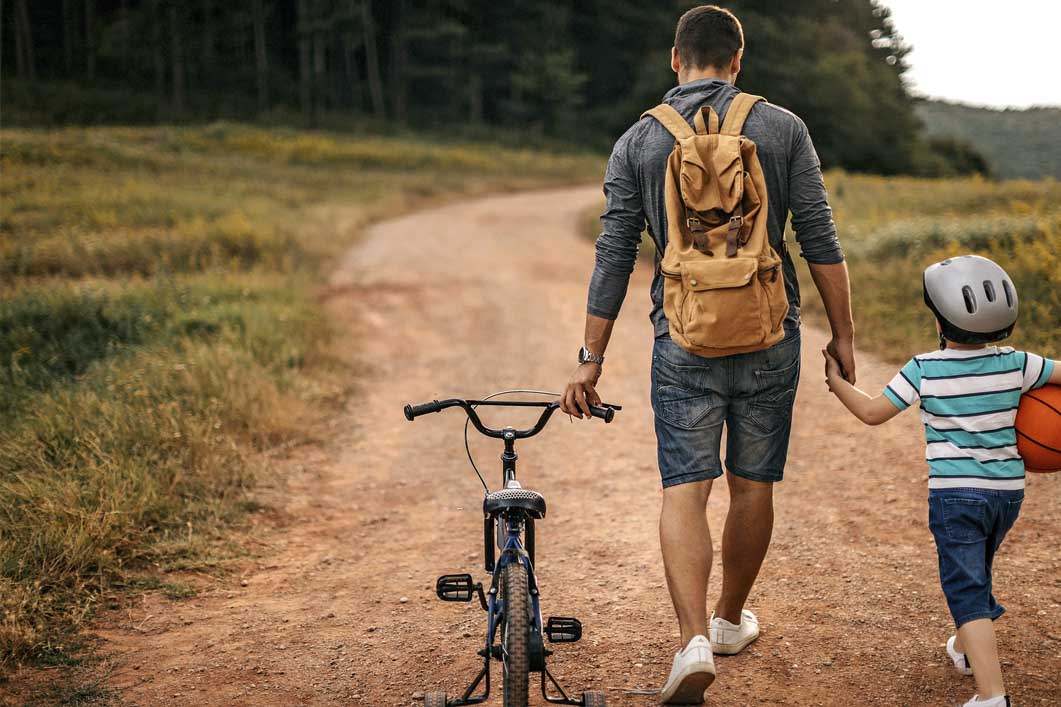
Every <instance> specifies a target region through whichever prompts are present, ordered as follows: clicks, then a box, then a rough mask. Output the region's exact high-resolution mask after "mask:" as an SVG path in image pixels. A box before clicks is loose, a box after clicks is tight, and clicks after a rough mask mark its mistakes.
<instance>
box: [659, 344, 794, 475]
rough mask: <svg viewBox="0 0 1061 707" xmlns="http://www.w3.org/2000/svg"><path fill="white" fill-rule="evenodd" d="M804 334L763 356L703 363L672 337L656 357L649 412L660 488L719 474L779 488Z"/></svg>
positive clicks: (754, 353) (760, 354) (751, 354)
mask: <svg viewBox="0 0 1061 707" xmlns="http://www.w3.org/2000/svg"><path fill="white" fill-rule="evenodd" d="M799 343H800V338H799V333H798V332H797V333H795V334H790V335H789V337H788V338H786V339H784V340H782V341H781V342H780V343H777V344H775V345H774V346H771V347H770V348H768V349H764V350H763V351H755V352H752V353H745V354H735V355H733V356H724V357H722V358H702V357H700V356H697V355H695V354H691V353H689V352H688V351H686V350H685V349H683V348H681V347H680V346H678V345H677V344H675V343H674V342H673V341H671V338H670V337H669V336H666V335H664V336H661V337H659V338H657V339H656V345H655V348H654V349H653V350H652V409H653V411H654V412H655V413H656V449H657V454H658V456H659V472H660V476H662V477H663V488H667V487H669V486H676V485H678V484H687V483H690V482H693V481H703V480H705V479H715V478H718V477H719V476H721V475H722V461H721V458H720V447H721V442H722V427H723V425H725V427H726V468H727V469H728V470H729V472H730V473H731V474H736V475H737V476H741V477H744V478H746V479H751V480H752V481H766V482H774V481H780V480H781V477H782V475H783V473H784V469H785V459H786V458H787V456H788V438H789V432H790V430H791V428H792V403H793V401H794V400H795V398H796V384H797V383H798V382H799Z"/></svg>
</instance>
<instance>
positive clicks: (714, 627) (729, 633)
mask: <svg viewBox="0 0 1061 707" xmlns="http://www.w3.org/2000/svg"><path fill="white" fill-rule="evenodd" d="M740 615H741V621H740V624H739V625H734V624H731V623H730V622H729V621H726V620H725V619H723V618H721V617H718V618H716V617H715V614H714V612H712V613H711V628H710V629H709V633H710V634H711V648H713V649H714V651H715V653H717V654H719V655H737V654H738V653H740V652H741V651H742V650H744V649H745V648H746V647H747V646H748V644H749V643H751V642H752V641H754V640H755V639H756V638H758V637H759V619H757V618H755V614H753V613H752V612H750V611H748V610H747V609H745V610H744V611H742V612H740Z"/></svg>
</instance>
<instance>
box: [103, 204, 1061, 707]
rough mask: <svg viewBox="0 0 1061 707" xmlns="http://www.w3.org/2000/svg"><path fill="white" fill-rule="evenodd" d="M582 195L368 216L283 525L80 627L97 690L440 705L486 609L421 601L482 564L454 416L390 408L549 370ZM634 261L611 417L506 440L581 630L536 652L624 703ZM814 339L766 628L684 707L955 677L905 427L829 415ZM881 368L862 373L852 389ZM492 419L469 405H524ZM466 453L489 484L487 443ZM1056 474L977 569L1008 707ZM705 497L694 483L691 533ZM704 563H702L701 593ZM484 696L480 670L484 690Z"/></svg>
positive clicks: (850, 694) (546, 553)
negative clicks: (241, 558) (337, 383)
mask: <svg viewBox="0 0 1061 707" xmlns="http://www.w3.org/2000/svg"><path fill="white" fill-rule="evenodd" d="M597 199H599V189H598V188H597V187H593V188H579V189H566V190H556V191H546V192H535V193H524V194H518V195H509V196H498V197H491V198H486V199H480V200H476V201H470V202H465V203H459V204H454V205H450V206H444V207H441V208H436V209H431V210H428V211H422V212H419V213H415V214H412V215H410V216H406V217H402V218H399V219H395V220H393V221H388V222H385V223H381V224H378V225H376V226H374V227H372V228H371V229H370V230H369V232H368V233H367V234H366V237H365V238H364V239H363V240H362V242H361V243H359V245H358V246H357V247H356V248H354V249H353V250H351V251H350V253H349V255H348V256H347V257H346V258H345V260H344V261H343V262H342V263H340V265H339V267H338V269H337V271H336V273H335V275H334V277H333V279H332V282H331V283H330V285H329V287H328V288H327V289H326V291H325V293H324V296H325V297H326V300H327V304H328V308H329V309H330V311H331V312H332V313H333V314H334V316H335V319H336V321H337V322H338V323H339V324H340V326H341V327H342V332H343V333H342V335H341V336H342V339H343V340H344V341H345V342H348V344H349V345H348V347H347V350H348V351H350V352H351V353H350V354H349V355H350V357H351V360H352V362H353V363H354V365H355V369H356V370H357V371H358V372H359V375H360V376H361V379H360V382H359V383H358V389H357V392H356V393H355V394H354V395H353V396H352V400H351V401H350V404H349V406H348V409H347V410H346V411H345V412H343V413H342V414H340V415H338V416H337V417H336V418H335V419H333V420H331V421H330V424H331V426H332V427H333V429H337V430H340V433H339V434H338V436H337V437H338V439H337V440H336V441H335V442H333V443H329V444H327V445H325V446H323V447H321V448H316V449H304V450H300V451H298V452H297V453H296V458H295V459H294V460H293V461H292V462H291V466H292V468H296V467H297V468H302V469H304V471H303V472H301V473H293V474H292V477H291V481H290V484H289V486H288V488H287V490H286V491H285V494H284V496H283V497H282V499H281V500H280V502H279V503H280V506H281V510H282V513H281V517H282V518H284V524H283V527H279V528H277V529H275V530H274V531H271V532H270V533H269V534H268V535H267V538H268V539H269V542H270V546H269V548H268V550H266V551H265V552H264V554H263V556H262V557H261V558H260V559H259V560H258V561H257V562H255V563H254V564H253V566H249V567H248V568H247V570H246V572H245V573H244V575H243V580H244V582H245V586H244V583H243V582H240V581H239V578H234V579H232V580H224V581H223V582H221V584H220V585H219V586H216V587H214V588H209V589H206V590H205V591H203V592H202V593H201V594H199V596H197V597H195V598H194V599H191V600H187V601H178V602H171V601H168V600H166V599H164V598H162V597H161V596H157V595H152V596H148V597H146V598H145V599H144V600H143V602H142V603H141V604H139V605H137V606H134V607H132V608H131V609H130V610H129V611H128V612H126V614H124V615H123V616H122V617H121V618H120V619H115V620H111V621H106V622H105V624H104V626H103V627H102V628H101V630H100V633H101V635H102V636H103V637H104V638H105V639H106V640H107V642H108V644H109V645H108V647H107V648H106V650H107V651H108V652H109V655H110V656H111V658H110V660H111V661H112V662H113V672H112V674H111V679H110V682H111V685H112V686H113V687H115V688H116V689H118V690H119V692H120V694H121V695H122V697H123V698H124V700H126V701H127V702H129V703H131V704H136V705H142V706H144V707H148V706H162V705H165V706H166V707H178V706H185V705H187V706H189V707H191V706H195V707H214V706H218V707H220V706H221V705H225V706H230V705H253V706H255V707H293V706H294V705H305V706H307V707H308V706H310V705H314V706H316V705H322V706H325V705H327V706H331V705H367V706H369V707H376V706H383V705H409V704H413V703H414V702H415V701H414V699H413V695H414V693H416V692H418V691H422V690H425V689H437V688H439V687H445V688H446V689H447V690H448V692H449V693H450V694H451V695H453V694H459V691H460V690H462V689H463V688H464V686H465V685H466V684H467V681H468V680H469V679H470V678H471V676H472V675H473V674H474V671H475V670H476V666H477V663H478V658H476V657H475V655H474V652H475V650H476V649H477V648H478V647H479V643H480V633H481V630H482V620H483V616H482V613H481V612H480V611H479V609H478V608H476V607H475V605H471V604H468V605H460V604H442V603H441V602H439V601H438V600H437V599H435V598H434V593H433V585H434V580H435V577H436V576H437V575H439V574H442V573H446V572H457V571H471V572H473V574H475V575H476V576H477V577H480V578H482V577H483V575H484V573H483V572H482V571H481V562H482V558H481V553H482V548H481V532H482V529H481V517H480V510H479V509H480V507H481V500H482V489H481V487H480V485H479V483H478V481H477V480H476V479H475V477H474V475H473V473H472V472H471V470H470V469H469V468H468V465H467V462H466V460H465V459H464V455H463V450H462V448H461V436H460V435H461V429H462V425H463V417H462V416H461V415H458V414H456V413H452V414H442V415H438V416H429V417H426V418H421V419H419V420H417V422H416V423H415V424H409V423H407V422H405V420H404V418H403V417H402V412H401V407H402V405H403V404H404V403H406V402H422V401H425V400H430V399H433V398H442V397H454V396H456V397H476V396H481V395H483V394H485V393H488V392H492V391H494V390H498V389H502V388H511V387H532V388H545V389H556V388H557V387H559V386H560V385H561V384H562V383H563V382H564V381H565V380H566V378H567V376H568V374H569V373H570V371H571V368H572V360H573V358H574V352H575V349H576V348H577V346H578V343H579V342H580V340H581V330H582V320H583V312H584V306H585V296H586V283H587V280H588V276H589V272H590V269H591V267H592V262H593V252H592V244H590V243H587V242H585V241H584V240H583V239H581V238H580V237H578V236H577V235H576V232H577V223H578V218H579V212H580V210H582V209H583V208H584V207H586V206H587V205H591V204H593V203H595V201H596V200H597ZM648 277H649V273H647V272H639V273H637V274H635V276H634V280H633V282H632V283H631V288H630V293H629V295H628V297H627V303H626V306H625V309H624V313H623V317H622V318H621V319H620V321H619V322H618V324H617V326H616V329H615V333H614V336H613V340H612V345H611V347H610V349H609V352H608V354H609V356H608V365H607V366H606V371H605V377H604V378H603V380H602V384H601V388H600V390H601V393H602V395H603V396H604V399H605V400H607V401H610V402H615V403H621V404H623V405H624V407H625V409H624V411H623V412H622V413H620V414H619V415H617V418H616V422H615V423H613V424H612V425H608V426H605V425H603V424H600V423H599V422H598V421H593V422H592V423H581V424H569V423H568V422H567V421H566V420H564V419H562V418H559V419H556V420H555V421H554V422H553V423H552V424H551V425H550V427H549V428H548V429H547V431H546V432H545V433H544V434H542V435H540V436H539V437H536V438H535V439H532V440H527V441H525V442H523V443H521V444H519V445H517V450H518V451H519V454H520V465H519V477H520V479H521V480H522V481H523V483H524V485H525V486H527V487H529V488H533V489H536V490H539V491H541V492H542V493H543V494H544V495H545V496H546V498H547V500H548V503H549V514H548V516H547V518H546V519H545V520H544V521H543V522H541V523H540V524H539V535H538V558H539V559H538V563H539V580H540V584H541V587H542V593H543V594H542V596H543V610H544V612H545V613H546V615H548V614H550V613H554V614H560V615H574V616H578V617H580V618H581V619H582V620H583V622H584V624H585V634H584V638H583V640H582V642H581V643H579V644H574V645H571V646H559V647H557V651H556V654H555V656H554V657H553V658H552V659H551V666H552V668H553V669H554V672H555V673H556V674H557V676H558V677H559V678H560V679H561V681H562V683H563V684H564V685H566V686H568V687H569V688H570V689H571V690H574V691H579V690H582V689H585V688H589V687H594V688H598V689H605V690H607V691H608V694H609V700H610V703H611V704H618V705H631V706H634V707H637V706H640V705H652V704H655V698H654V697H651V696H643V695H633V694H629V693H626V692H624V690H629V689H631V688H636V687H658V685H659V684H660V683H661V682H662V680H663V679H664V678H665V677H666V673H667V671H668V670H669V666H670V661H671V657H672V655H673V651H674V650H675V649H676V642H677V628H676V624H675V621H674V619H673V617H672V611H671V608H670V604H669V601H668V597H667V592H666V589H665V587H664V584H663V570H662V564H661V561H660V558H659V552H658V546H657V539H656V517H657V513H658V509H659V501H660V490H659V479H658V475H657V472H656V468H655V444H654V438H653V432H652V412H651V408H650V405H649V384H648V369H649V362H650V352H651V344H652V334H651V327H650V325H649V322H648V319H647V313H648V308H649V302H648V294H647V282H648ZM855 285H856V288H857V283H855ZM808 296H814V295H813V294H809V295H808ZM825 340H826V338H825V336H824V335H823V333H822V332H821V331H818V330H816V329H813V328H805V329H804V344H803V363H804V369H803V382H802V384H801V387H800V391H799V395H798V398H797V401H796V406H797V413H796V423H795V429H794V434H793V439H792V449H791V457H790V464H789V467H788V470H787V473H786V481H785V482H784V483H782V484H780V485H779V486H778V488H777V520H776V529H775V534H774V538H775V540H774V544H773V546H772V548H771V551H770V554H769V556H768V558H767V561H766V564H765V566H764V569H763V573H762V576H761V579H760V581H759V583H758V584H757V586H756V589H755V591H754V592H753V594H752V597H751V601H750V606H751V607H752V608H754V609H755V610H756V611H757V613H758V615H759V617H760V620H761V622H762V626H763V635H762V638H761V639H760V640H759V641H758V642H757V643H756V644H754V645H753V646H751V647H750V649H749V650H747V651H746V652H745V653H744V654H743V655H741V656H737V657H733V658H720V659H719V660H718V668H719V679H718V681H716V683H715V685H714V686H713V687H712V690H711V692H710V700H709V704H717V705H722V704H728V705H752V704H769V705H797V704H798V705H889V706H890V705H922V704H924V705H952V704H960V703H962V702H964V701H965V700H966V699H968V698H969V696H970V695H971V694H972V692H973V689H974V687H973V683H972V682H971V681H970V680H969V679H962V678H960V677H958V676H956V675H955V674H953V671H952V669H951V668H950V666H949V663H948V661H947V659H946V656H945V654H944V651H943V648H942V646H943V642H944V640H945V639H946V637H947V636H948V635H949V629H950V626H949V619H948V617H947V612H946V607H945V605H944V603H943V598H942V594H941V593H940V590H939V588H938V585H937V578H936V560H935V554H934V549H933V545H932V539H931V536H930V535H929V533H928V529H927V525H926V515H927V510H926V505H925V496H926V493H927V492H926V487H925V475H926V471H925V466H924V462H923V460H922V443H921V441H920V440H921V431H920V426H919V424H918V422H917V420H916V415H915V414H910V413H908V414H906V415H904V416H902V417H901V418H899V419H898V420H896V421H895V422H894V423H892V424H890V425H887V426H885V427H882V428H876V429H870V428H865V427H863V426H861V424H860V423H858V422H857V421H856V420H854V419H853V418H851V417H849V416H848V415H847V414H846V412H844V411H843V410H842V409H841V407H840V405H839V404H838V403H837V402H835V401H834V400H832V399H831V397H830V396H829V395H828V393H827V391H826V388H825V385H824V383H823V381H822V378H823V376H822V374H821V373H820V370H821V365H820V361H821V358H820V354H819V353H818V350H819V349H820V348H821V347H822V346H823V345H824V343H825ZM893 370H894V369H893V367H892V366H888V365H882V364H879V363H877V362H874V361H873V360H872V359H870V358H869V357H868V356H866V355H862V356H861V358H860V361H859V374H860V380H861V382H862V383H863V384H864V385H865V386H866V387H867V388H869V389H873V388H876V387H877V386H878V385H881V384H883V383H884V382H885V381H886V380H887V379H888V378H889V377H890V376H891V374H892V373H893ZM505 414H506V413H501V412H497V411H494V412H492V413H491V414H490V415H489V416H488V420H492V421H494V423H496V424H502V419H504V421H505V422H511V423H512V424H516V425H517V426H518V425H519V424H520V423H522V422H524V420H525V419H526V417H525V416H524V417H520V418H519V419H517V418H515V417H508V418H503V416H504V415H505ZM508 414H511V413H508ZM473 445H474V447H473V448H474V449H475V450H476V451H477V452H478V459H479V460H480V462H481V463H480V466H481V467H483V468H484V472H485V473H486V474H487V480H488V482H489V483H491V484H492V485H493V486H496V485H497V483H498V481H497V479H498V477H499V476H500V473H499V470H498V469H497V462H496V459H497V454H498V453H499V451H500V450H499V449H498V448H497V447H496V446H494V445H493V443H492V442H491V441H488V440H483V439H481V438H480V439H473ZM1059 476H1061V475H1059ZM1059 481H1061V478H1053V477H1050V478H1045V477H1042V478H1034V479H1032V480H1031V483H1030V484H1029V490H1028V498H1027V501H1026V503H1025V508H1024V511H1023V514H1022V518H1021V520H1020V522H1019V523H1018V525H1017V527H1016V529H1015V531H1014V533H1013V534H1012V535H1011V537H1010V539H1008V540H1007V544H1006V546H1005V547H1004V548H1003V550H1002V552H1001V554H1000V556H999V559H998V562H997V563H996V576H997V583H998V586H999V589H998V592H997V594H998V595H999V597H1000V599H1001V601H1002V602H1003V603H1004V604H1006V605H1007V607H1008V608H1009V610H1010V614H1009V615H1008V616H1007V617H1006V618H1005V619H1003V620H1002V621H1001V622H1000V623H999V629H1000V631H999V632H1000V642H1001V647H1002V654H1003V658H1004V661H1005V671H1006V675H1007V678H1008V680H1009V684H1010V686H1011V693H1012V694H1013V695H1014V697H1015V703H1016V704H1021V705H1030V704H1041V705H1056V704H1059V702H1061V697H1059V695H1061V693H1059V692H1058V686H1057V684H1056V683H1057V678H1058V677H1059V675H1061V628H1058V626H1059V620H1061V609H1059V605H1061V560H1059V553H1058V552H1057V549H1056V548H1057V539H1058V537H1061V513H1059V512H1061V485H1059ZM726 505H727V495H726V490H725V486H724V484H718V485H716V491H715V497H714V498H713V499H712V501H711V504H710V509H709V515H710V518H711V522H712V527H713V529H714V530H715V536H716V549H717V544H718V539H719V538H720V537H721V527H722V526H721V521H722V518H723V517H724V513H725V509H726ZM719 579H720V577H719V568H718V567H717V566H716V572H715V576H714V577H713V578H712V583H711V596H712V598H713V597H715V596H717V592H718V588H719ZM403 597H404V598H405V601H401V598H403ZM499 674H500V673H499V672H495V676H496V675H499ZM499 695H500V690H499V689H497V687H496V682H495V691H494V696H495V699H493V700H492V701H491V702H490V703H489V704H500V696H499ZM540 703H542V702H541V700H540V697H539V698H534V697H532V704H540Z"/></svg>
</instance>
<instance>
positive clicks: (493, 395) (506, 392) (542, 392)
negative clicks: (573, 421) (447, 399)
mask: <svg viewBox="0 0 1061 707" xmlns="http://www.w3.org/2000/svg"><path fill="white" fill-rule="evenodd" d="M514 393H520V394H524V395H547V396H549V397H553V398H559V397H560V394H559V393H550V392H549V391H548V390H521V389H516V390H499V391H497V392H496V393H491V394H490V395H487V396H486V397H485V398H483V400H490V399H491V398H496V397H497V396H499V395H512V394H514ZM477 407H479V406H478V405H472V410H474V409H475V408H477ZM469 424H471V418H468V419H465V420H464V451H465V452H466V453H467V454H468V462H469V463H471V465H472V469H473V470H475V475H476V476H478V477H479V483H481V484H482V485H483V490H485V491H486V492H487V493H490V487H489V486H487V485H486V480H485V479H483V475H482V473H480V471H479V467H477V466H476V465H475V458H474V457H472V448H471V446H469V444H468V425H469Z"/></svg>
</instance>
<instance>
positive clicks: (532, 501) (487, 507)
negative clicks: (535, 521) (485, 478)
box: [483, 488, 545, 518]
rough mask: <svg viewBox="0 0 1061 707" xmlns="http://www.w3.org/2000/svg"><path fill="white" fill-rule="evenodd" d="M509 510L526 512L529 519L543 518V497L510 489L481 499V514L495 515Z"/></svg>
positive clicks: (521, 490) (535, 493) (525, 491)
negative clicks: (514, 509)
mask: <svg viewBox="0 0 1061 707" xmlns="http://www.w3.org/2000/svg"><path fill="white" fill-rule="evenodd" d="M509 508H520V509H522V510H525V511H527V513H528V514H529V515H530V516H531V518H544V517H545V497H544V496H542V495H541V494H540V493H538V492H537V491H530V490H528V489H521V488H511V489H501V490H500V491H493V492H491V493H488V494H486V498H484V499H483V513H485V514H486V515H488V516H492V515H495V514H497V513H500V512H501V511H504V510H507V509H509Z"/></svg>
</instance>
